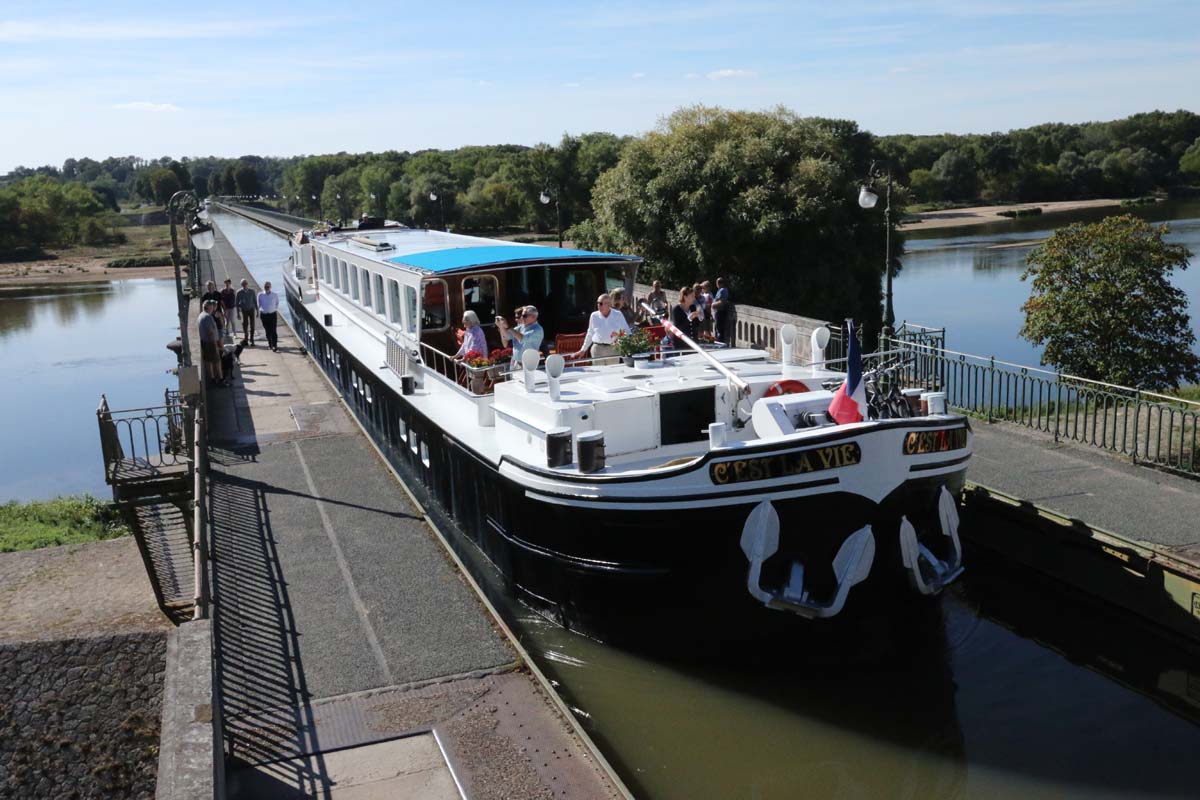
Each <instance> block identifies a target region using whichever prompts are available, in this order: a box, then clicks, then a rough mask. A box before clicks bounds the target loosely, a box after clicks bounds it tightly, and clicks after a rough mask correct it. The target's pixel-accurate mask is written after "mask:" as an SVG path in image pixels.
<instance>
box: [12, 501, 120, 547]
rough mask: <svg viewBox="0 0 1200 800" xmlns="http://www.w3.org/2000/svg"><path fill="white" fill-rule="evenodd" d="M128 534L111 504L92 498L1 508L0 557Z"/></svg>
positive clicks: (14, 504) (15, 503) (16, 503)
mask: <svg viewBox="0 0 1200 800" xmlns="http://www.w3.org/2000/svg"><path fill="white" fill-rule="evenodd" d="M128 534H129V528H128V527H126V525H125V523H124V521H123V520H122V519H121V515H120V513H119V512H118V511H117V509H116V508H115V507H114V506H113V505H112V504H111V503H105V502H102V501H100V500H97V499H96V498H95V497H92V496H91V495H87V494H85V495H82V496H80V497H57V498H55V499H53V500H32V501H29V502H18V501H16V500H12V501H10V502H7V503H4V504H2V505H0V553H15V552H17V551H20V550H36V549H38V548H41V547H55V546H57V545H60V544H78V543H80V542H97V541H102V540H104V539H115V538H117V537H118V536H126V535H128Z"/></svg>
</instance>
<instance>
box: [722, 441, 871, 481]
mask: <svg viewBox="0 0 1200 800" xmlns="http://www.w3.org/2000/svg"><path fill="white" fill-rule="evenodd" d="M860 461H862V448H860V447H859V446H858V444H857V443H856V442H849V443H847V444H835V445H830V446H829V447H818V448H817V449H815V450H796V451H794V452H791V453H780V454H779V455H774V456H763V457H762V458H743V459H739V460H737V461H718V462H716V463H715V464H711V465H709V468H708V474H709V476H710V477H711V478H712V482H713V483H715V484H717V485H723V484H727V483H740V482H742V481H765V480H770V479H772V478H784V477H787V476H788V475H802V474H804V473H806V472H820V471H821V470H826V469H837V468H839V467H850V466H853V465H855V464H857V463H858V462H860Z"/></svg>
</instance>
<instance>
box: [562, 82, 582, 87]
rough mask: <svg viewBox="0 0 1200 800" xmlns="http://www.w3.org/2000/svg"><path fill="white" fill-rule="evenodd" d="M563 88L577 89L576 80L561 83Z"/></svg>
mask: <svg viewBox="0 0 1200 800" xmlns="http://www.w3.org/2000/svg"><path fill="white" fill-rule="evenodd" d="M563 88H564V89H578V88H579V82H578V81H567V82H566V83H564V84H563Z"/></svg>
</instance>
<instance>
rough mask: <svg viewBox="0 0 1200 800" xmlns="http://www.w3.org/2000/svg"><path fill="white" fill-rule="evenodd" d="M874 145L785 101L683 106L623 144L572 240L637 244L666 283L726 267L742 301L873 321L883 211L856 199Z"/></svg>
mask: <svg viewBox="0 0 1200 800" xmlns="http://www.w3.org/2000/svg"><path fill="white" fill-rule="evenodd" d="M872 143H873V140H872V138H871V136H870V135H869V134H866V133H863V132H861V131H859V130H858V127H857V126H856V125H855V124H854V123H852V122H845V121H841V120H827V119H817V118H801V117H798V116H796V115H795V114H793V113H791V112H789V111H787V110H785V109H777V110H775V111H772V112H767V113H755V112H738V111H727V110H723V109H717V108H704V107H696V108H688V109H683V110H680V111H677V112H675V113H674V114H673V115H671V116H670V117H669V118H668V119H667V120H665V121H664V122H663V123H662V124H661V125H660V127H659V128H658V130H656V131H653V132H651V133H650V134H648V135H646V136H645V137H643V138H640V139H637V140H634V141H632V142H630V143H629V144H628V145H627V146H626V147H625V149H624V152H623V155H622V157H621V161H620V163H619V164H618V165H617V166H616V167H614V168H613V169H610V170H609V171H607V172H605V173H604V174H603V175H601V176H600V179H599V181H598V182H597V184H596V189H595V192H594V195H593V199H592V205H593V211H594V212H595V219H594V220H591V221H585V222H583V223H581V224H578V225H576V226H575V227H574V228H572V229H571V232H570V237H571V238H572V240H573V241H575V242H577V243H578V244H579V245H580V246H582V247H585V248H594V249H599V250H604V251H607V252H632V253H640V254H642V255H643V256H645V258H646V260H647V269H646V272H647V273H648V275H647V276H646V278H659V279H662V280H663V281H665V282H666V283H667V284H668V285H669V286H682V285H684V284H688V285H690V284H691V283H693V282H694V281H696V280H698V279H699V278H701V277H704V278H715V277H716V276H717V275H727V276H731V277H732V279H733V285H734V291H735V292H736V297H737V299H738V300H739V301H741V302H747V303H757V304H761V305H766V306H769V307H771V308H776V309H780V310H783V311H789V312H794V313H800V314H809V315H811V316H817V317H822V318H826V319H840V318H842V317H850V316H852V317H855V318H857V319H859V320H863V321H866V322H867V324H868V326H869V327H871V328H873V327H875V326H877V325H878V322H879V304H880V277H881V273H882V271H883V262H884V243H885V236H884V227H883V225H884V215H883V213H882V209H877V210H876V211H875V212H873V213H868V212H864V211H863V210H862V209H860V208H859V207H858V204H857V189H856V186H857V181H858V179H859V178H860V177H861V176H862V175H864V174H865V173H866V172H867V168H868V165H869V163H870V160H871V155H872ZM896 205H897V198H896V197H895V196H893V211H894V212H895V211H896V210H897V209H896ZM898 217H899V214H894V215H893V220H894V219H897V218H898ZM897 246H898V245H897ZM868 333H869V331H868Z"/></svg>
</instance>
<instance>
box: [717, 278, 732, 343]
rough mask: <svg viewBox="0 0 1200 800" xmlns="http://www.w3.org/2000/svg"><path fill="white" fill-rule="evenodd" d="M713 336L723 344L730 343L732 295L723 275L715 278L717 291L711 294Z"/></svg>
mask: <svg viewBox="0 0 1200 800" xmlns="http://www.w3.org/2000/svg"><path fill="white" fill-rule="evenodd" d="M712 310H713V337H714V338H715V339H716V340H717V341H718V342H720V343H721V344H724V345H732V344H733V342H732V337H731V336H730V333H731V332H732V331H731V330H730V328H731V327H732V322H733V295H732V294H731V293H730V291H729V284H728V283H727V282H726V281H725V278H724V277H721V278H717V293H716V294H715V295H713V303H712Z"/></svg>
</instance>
